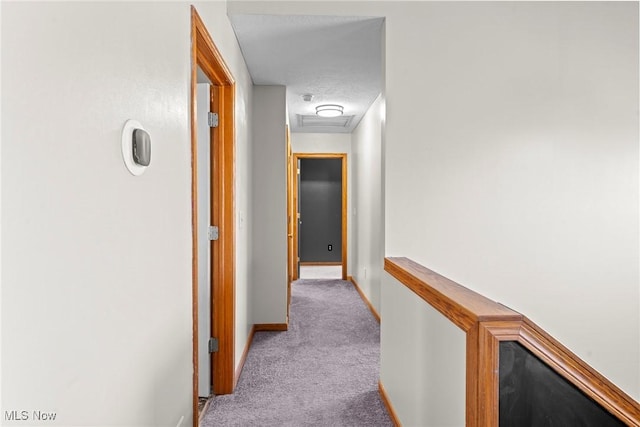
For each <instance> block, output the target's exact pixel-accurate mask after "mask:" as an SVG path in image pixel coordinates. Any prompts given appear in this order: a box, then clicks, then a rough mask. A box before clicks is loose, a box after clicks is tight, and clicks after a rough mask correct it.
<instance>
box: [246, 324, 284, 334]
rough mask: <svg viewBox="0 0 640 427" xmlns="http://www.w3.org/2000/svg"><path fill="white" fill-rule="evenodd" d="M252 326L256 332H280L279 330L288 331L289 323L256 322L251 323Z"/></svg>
mask: <svg viewBox="0 0 640 427" xmlns="http://www.w3.org/2000/svg"><path fill="white" fill-rule="evenodd" d="M253 328H254V329H255V331H256V332H260V331H263V332H264V331H273V332H280V331H288V330H289V324H288V323H256V324H255V325H253Z"/></svg>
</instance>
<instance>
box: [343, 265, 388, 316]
mask: <svg viewBox="0 0 640 427" xmlns="http://www.w3.org/2000/svg"><path fill="white" fill-rule="evenodd" d="M347 280H348V281H350V282H351V283H352V284H353V287H354V288H356V291H358V293H359V294H360V298H362V301H364V303H365V305H366V306H367V307H369V311H370V312H371V314H373V317H375V319H376V320H377V321H378V323H380V315H379V314H378V312H377V311H376V309H375V307H374V306H373V305H372V304H371V301H369V298H367V296H366V295H365V294H364V292H362V288H360V285H358V282H356V279H354V278H353V277H351V276H348V277H347Z"/></svg>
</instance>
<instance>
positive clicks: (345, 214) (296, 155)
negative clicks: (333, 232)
mask: <svg viewBox="0 0 640 427" xmlns="http://www.w3.org/2000/svg"><path fill="white" fill-rule="evenodd" d="M299 159H342V248H341V250H342V262H341V263H340V264H342V280H347V270H348V266H347V257H348V254H347V252H348V249H347V248H348V245H347V243H348V242H347V239H348V236H349V233H348V228H347V226H348V222H349V219H348V218H349V215H348V206H347V190H348V185H347V175H348V174H347V154H346V153H293V164H294V166H293V168H294V169H295V171H298V160H299ZM295 173H296V174H297V173H298V172H295ZM293 193H294V194H293V199H294V200H293V204H294V210H295V215H294V216H295V218H294V225H293V247H294V249H293V251H294V257H296V258H297V257H298V252H299V248H298V233H299V232H300V230H299V227H298V218H299V216H300V213H299V212H298V211H297V209H298V208H297V206H298V177H297V175H295V179H294V180H293ZM298 262H299V261H298ZM296 270H297V269H296ZM294 277H295V279H298V277H297V271H296V272H295V273H294Z"/></svg>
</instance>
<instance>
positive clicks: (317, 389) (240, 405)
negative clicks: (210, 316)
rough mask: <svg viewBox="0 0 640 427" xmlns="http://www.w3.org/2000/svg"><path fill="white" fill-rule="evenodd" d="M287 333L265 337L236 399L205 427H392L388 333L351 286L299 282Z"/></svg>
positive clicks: (215, 404)
mask: <svg viewBox="0 0 640 427" xmlns="http://www.w3.org/2000/svg"><path fill="white" fill-rule="evenodd" d="M290 315H291V318H290V322H289V330H288V331H287V332H257V333H256V334H255V336H254V339H253V344H252V346H251V349H250V351H249V354H248V356H247V360H246V363H245V366H244V369H243V372H242V375H241V377H240V381H239V382H238V386H237V387H236V391H235V393H234V394H233V395H226V396H216V397H215V398H214V399H213V400H212V402H211V403H210V405H209V407H208V409H207V412H206V413H205V414H204V417H203V419H202V424H201V426H206V427H213V426H216V427H218V426H392V425H393V424H392V422H391V420H390V419H389V415H388V413H387V410H386V408H385V407H384V404H383V403H382V400H381V399H380V395H379V393H378V371H379V369H378V366H379V353H380V327H379V324H378V323H377V322H376V320H375V319H374V318H373V316H372V315H371V313H370V312H369V310H368V309H367V308H366V306H365V305H364V302H363V301H362V299H361V298H360V296H359V295H358V293H357V292H356V290H355V288H354V287H353V285H352V284H351V283H350V282H345V281H343V280H321V279H315V280H311V279H308V280H298V281H296V282H294V284H293V285H292V300H291V313H290Z"/></svg>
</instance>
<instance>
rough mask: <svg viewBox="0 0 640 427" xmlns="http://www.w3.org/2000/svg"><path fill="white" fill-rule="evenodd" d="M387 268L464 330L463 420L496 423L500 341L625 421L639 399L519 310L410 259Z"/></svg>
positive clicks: (638, 408) (638, 417) (632, 422)
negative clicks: (520, 350)
mask: <svg viewBox="0 0 640 427" xmlns="http://www.w3.org/2000/svg"><path fill="white" fill-rule="evenodd" d="M385 271H387V272H388V273H389V274H391V275H392V276H393V277H395V278H396V279H397V280H398V281H399V282H400V283H402V284H404V285H405V286H407V287H408V288H409V289H411V290H412V291H413V292H414V293H415V294H416V295H418V296H420V297H421V298H422V299H423V300H424V301H426V302H427V303H428V304H430V305H431V306H432V307H433V308H435V309H436V310H438V311H439V312H440V313H441V314H442V315H443V316H445V317H446V318H447V319H449V320H450V321H451V322H452V323H454V324H455V325H456V326H458V327H459V328H460V329H462V330H463V331H465V332H466V341H467V344H466V402H467V404H466V425H467V426H472V427H475V426H482V427H485V426H486V427H489V426H497V425H498V424H499V420H498V410H499V406H498V396H499V377H498V368H499V345H500V341H517V342H519V343H520V344H521V345H523V346H524V347H525V348H526V349H528V350H529V351H530V352H531V353H533V354H534V355H535V356H537V357H538V358H539V359H540V360H542V361H543V362H544V363H545V364H547V365H548V366H549V367H550V368H551V369H553V370H554V371H555V372H556V373H557V374H559V375H560V376H562V377H563V378H564V379H565V380H566V381H568V382H569V383H571V384H573V385H574V386H576V387H577V388H578V389H579V390H581V391H582V392H583V393H584V394H585V395H587V396H589V397H590V398H591V399H593V400H594V401H595V402H597V403H598V404H600V405H601V406H602V407H603V408H605V409H606V410H607V411H608V412H609V413H611V414H612V415H613V416H615V417H616V418H618V419H619V420H620V421H622V422H624V423H625V424H627V425H629V426H640V404H639V403H638V402H637V401H635V400H634V399H633V398H631V397H630V396H629V395H627V394H626V393H624V392H623V391H622V390H621V389H620V388H618V387H617V386H616V385H615V384H613V383H612V382H611V381H609V380H608V379H607V378H605V377H604V376H603V375H601V374H600V373H599V372H597V371H596V370H595V369H593V368H592V367H591V366H589V365H588V364H587V363H586V362H584V361H583V360H582V359H580V358H579V357H578V356H576V355H575V354H574V353H572V352H571V351H570V350H569V349H568V348H566V347H565V346H564V345H562V344H561V343H560V342H559V341H557V340H556V339H555V338H553V337H552V336H551V335H549V334H548V333H547V332H545V331H544V330H543V329H541V328H540V327H539V326H537V325H536V324H535V323H533V322H532V321H531V320H529V319H527V318H526V317H525V316H523V315H522V314H520V313H518V312H516V311H514V310H511V309H509V308H507V307H505V306H503V305H501V304H499V303H497V302H495V301H492V300H490V299H489V298H486V297H484V296H482V295H480V294H478V293H477V292H474V291H472V290H470V289H468V288H465V287H464V286H462V285H460V284H458V283H456V282H454V281H452V280H449V279H447V278H446V277H444V276H441V275H439V274H438V273H436V272H434V271H432V270H429V269H428V268H426V267H423V266H422V265H420V264H418V263H416V262H414V261H411V260H410V259H408V258H386V259H385Z"/></svg>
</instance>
